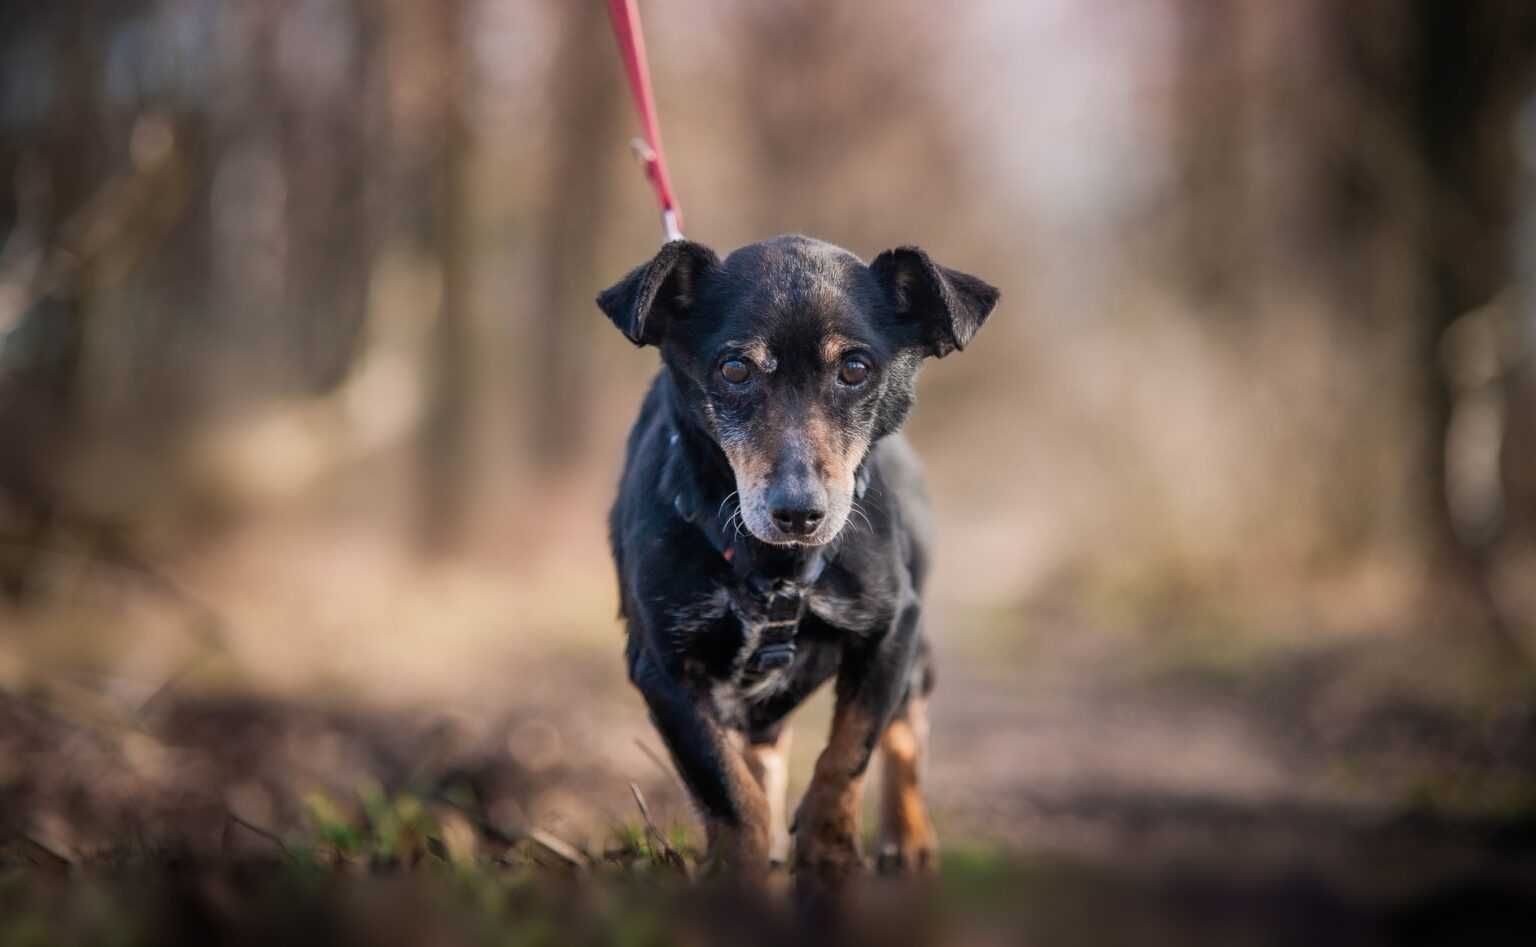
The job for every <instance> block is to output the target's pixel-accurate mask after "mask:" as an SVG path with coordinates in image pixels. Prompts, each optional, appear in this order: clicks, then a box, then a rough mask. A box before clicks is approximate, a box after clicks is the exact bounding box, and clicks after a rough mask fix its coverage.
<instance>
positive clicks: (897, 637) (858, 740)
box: [794, 603, 918, 886]
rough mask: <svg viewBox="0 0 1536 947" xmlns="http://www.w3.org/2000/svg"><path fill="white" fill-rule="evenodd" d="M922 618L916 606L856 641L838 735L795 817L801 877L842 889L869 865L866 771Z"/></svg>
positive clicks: (900, 688) (845, 664) (843, 683)
mask: <svg viewBox="0 0 1536 947" xmlns="http://www.w3.org/2000/svg"><path fill="white" fill-rule="evenodd" d="M917 620H918V606H917V605H916V604H915V603H913V604H911V605H908V606H907V607H905V608H904V609H903V610H902V612H901V613H900V614H899V615H898V617H897V619H896V621H895V622H894V623H893V625H892V627H891V629H890V630H889V631H888V632H887V633H886V634H884V635H883V636H881V637H879V638H875V639H870V640H864V641H855V642H852V643H850V644H849V645H848V646H847V648H846V650H845V651H844V653H843V660H842V664H841V665H840V667H839V669H838V675H837V704H836V709H835V710H834V711H833V714H832V735H831V737H830V738H829V739H828V741H827V746H826V749H824V750H822V752H821V755H820V756H819V757H817V759H816V769H815V771H814V773H813V774H812V776H811V784H810V786H809V787H808V788H807V789H806V791H805V797H804V798H803V799H802V800H801V801H800V808H799V810H798V812H797V813H796V815H795V827H794V836H795V873H796V874H797V875H798V876H800V878H801V880H802V882H806V883H810V884H812V885H817V884H820V885H831V886H835V885H837V884H839V883H840V882H842V881H844V880H846V879H847V878H848V877H849V876H851V875H854V874H856V873H858V872H859V871H861V870H862V869H863V867H864V862H863V857H862V856H861V855H860V853H859V809H860V804H861V802H862V799H863V789H864V773H865V771H866V770H867V769H868V768H869V760H870V756H871V755H872V754H873V752H874V748H875V744H876V743H877V742H878V741H879V739H880V735H881V734H882V733H883V732H884V731H885V727H886V723H887V722H888V721H889V720H890V717H891V714H892V712H893V711H894V710H895V709H896V706H897V705H898V704H899V703H900V701H901V698H902V696H903V693H904V691H905V688H906V686H907V682H908V678H909V672H910V669H911V666H912V661H913V658H914V656H915V654H916V650H917Z"/></svg>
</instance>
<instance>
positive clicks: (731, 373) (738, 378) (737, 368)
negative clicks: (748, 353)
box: [720, 358, 752, 385]
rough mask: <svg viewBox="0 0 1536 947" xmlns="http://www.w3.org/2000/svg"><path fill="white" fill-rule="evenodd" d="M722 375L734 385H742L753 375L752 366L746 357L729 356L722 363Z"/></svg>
mask: <svg viewBox="0 0 1536 947" xmlns="http://www.w3.org/2000/svg"><path fill="white" fill-rule="evenodd" d="M720 377H722V378H724V379H725V380H726V381H728V382H730V383H731V384H733V385H740V384H743V383H745V382H746V380H747V379H748V378H751V377H752V366H750V365H748V364H747V363H746V361H745V360H744V359H739V358H728V359H726V360H725V361H723V362H721V363H720Z"/></svg>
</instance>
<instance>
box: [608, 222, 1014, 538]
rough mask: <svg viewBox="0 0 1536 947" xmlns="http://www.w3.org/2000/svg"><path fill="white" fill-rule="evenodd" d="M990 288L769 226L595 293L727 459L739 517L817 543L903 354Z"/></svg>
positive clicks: (910, 360)
mask: <svg viewBox="0 0 1536 947" xmlns="http://www.w3.org/2000/svg"><path fill="white" fill-rule="evenodd" d="M997 298H998V292H997V290H996V289H994V288H992V287H991V286H989V285H987V284H986V283H985V282H983V281H981V280H979V279H977V278H976V277H974V276H968V275H966V274H964V273H960V272H957V271H955V270H951V269H948V268H946V267H942V266H939V265H938V264H936V263H934V262H933V261H932V260H930V259H929V258H928V255H927V254H926V253H924V252H923V251H922V250H919V249H917V248H915V247H903V248H901V249H897V250H888V251H886V252H884V253H882V254H880V255H879V256H878V257H876V258H875V261H874V262H873V263H871V264H869V265H867V266H866V265H865V264H864V263H863V262H862V261H861V260H859V258H858V257H856V256H854V255H853V254H852V253H849V252H848V251H847V250H843V249H841V248H839V247H835V246H832V245H831V244H827V243H822V242H820V241H818V240H811V239H808V238H806V237H778V238H776V239H773V240H768V241H765V242H763V243H756V244H752V245H751V246H747V247H743V248H741V249H740V250H737V251H736V252H735V253H732V254H731V255H730V256H729V257H727V258H726V259H725V260H724V261H723V262H722V261H721V260H720V258H719V257H718V256H716V255H715V253H714V251H712V250H710V249H709V248H707V247H704V246H701V245H700V244H697V243H692V242H689V241H684V240H676V241H672V242H670V243H668V244H666V245H665V246H663V247H662V248H661V252H660V253H658V254H656V257H655V258H654V259H652V260H651V261H650V262H649V263H646V264H644V265H643V266H640V267H637V268H636V269H635V270H634V271H633V272H631V273H630V274H629V275H628V276H626V277H624V279H622V280H620V281H619V282H618V283H617V284H615V285H614V286H612V287H610V288H609V289H608V290H606V291H604V292H603V293H602V295H600V296H599V297H598V299H597V303H598V305H599V306H600V307H602V310H603V312H604V313H606V314H607V316H608V318H610V319H612V320H613V322H614V324H615V325H617V326H618V327H619V329H620V331H622V332H623V333H624V334H625V335H626V336H628V338H629V340H630V341H631V342H634V343H635V344H636V345H655V346H658V347H659V348H660V349H661V353H662V358H663V360H664V361H665V363H666V365H667V368H668V370H669V371H670V372H671V373H672V375H673V377H674V379H675V380H676V382H677V387H678V389H679V391H681V392H682V397H683V400H684V403H685V405H686V410H688V411H689V412H690V413H691V414H692V415H693V417H694V420H695V421H696V422H697V423H698V425H699V426H700V427H701V428H702V429H703V430H705V431H707V432H709V434H710V436H712V437H713V438H714V439H715V441H716V442H717V443H718V444H719V445H720V448H721V450H722V451H724V453H725V456H726V458H727V459H728V460H729V461H730V464H731V469H732V470H733V472H734V473H735V476H736V489H737V491H738V493H739V496H740V503H741V515H742V520H743V522H744V523H745V524H746V526H747V529H748V530H750V531H751V532H752V534H753V535H754V536H756V537H757V538H758V539H760V540H762V541H763V542H767V543H778V544H803V545H820V544H822V543H826V542H829V541H831V539H832V538H833V537H835V536H836V535H837V534H838V532H839V531H840V530H841V529H842V528H843V525H844V524H845V523H846V522H847V520H848V515H849V512H850V510H851V509H852V507H853V501H854V496H853V493H854V478H855V474H856V472H857V471H858V468H859V465H860V464H861V463H863V461H864V457H865V455H866V454H867V453H868V451H869V448H870V445H872V444H874V443H875V442H876V441H877V440H879V439H880V438H881V437H883V436H884V435H886V434H889V433H891V432H892V431H894V430H896V428H897V427H899V426H900V424H901V422H902V421H903V420H904V419H905V418H906V415H907V411H908V409H909V408H910V407H911V404H912V397H913V383H914V381H915V379H916V375H917V369H918V365H919V364H920V363H921V362H922V360H923V359H924V358H926V357H927V356H930V355H932V356H944V355H947V354H948V353H950V352H952V351H955V350H957V349H963V348H965V346H966V345H967V344H968V343H969V342H970V341H971V338H972V336H974V335H975V334H976V330H978V329H980V328H981V324H982V323H983V322H984V321H986V318H987V315H988V314H989V313H990V312H991V311H992V307H993V306H994V305H995V304H996V303H997Z"/></svg>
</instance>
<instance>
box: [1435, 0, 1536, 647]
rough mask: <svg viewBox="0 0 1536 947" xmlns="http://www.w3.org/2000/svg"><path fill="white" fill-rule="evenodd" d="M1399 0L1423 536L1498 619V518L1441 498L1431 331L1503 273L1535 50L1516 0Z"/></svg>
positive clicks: (1532, 19) (1496, 622) (1447, 411)
mask: <svg viewBox="0 0 1536 947" xmlns="http://www.w3.org/2000/svg"><path fill="white" fill-rule="evenodd" d="M1411 11H1412V12H1411V16H1412V26H1413V29H1414V32H1413V33H1412V34H1411V36H1412V44H1413V45H1412V48H1413V49H1414V50H1415V51H1416V54H1417V60H1418V67H1419V68H1418V69H1417V70H1416V75H1417V82H1416V83H1414V84H1413V85H1412V86H1410V87H1409V89H1408V90H1406V91H1407V96H1409V97H1411V98H1410V100H1409V101H1408V102H1405V103H1404V105H1405V106H1407V114H1409V115H1411V116H1413V121H1414V122H1415V126H1416V130H1417V136H1416V143H1417V145H1418V151H1419V154H1420V156H1421V160H1422V162H1423V172H1424V173H1423V175H1422V178H1421V180H1422V181H1423V183H1424V189H1425V193H1424V194H1423V195H1422V196H1421V198H1420V206H1421V207H1422V209H1423V214H1424V226H1423V234H1424V246H1423V257H1422V264H1423V269H1422V273H1423V276H1422V278H1423V287H1424V294H1425V295H1424V299H1425V304H1424V306H1423V307H1422V310H1421V311H1422V315H1423V320H1424V325H1423V329H1422V331H1421V333H1420V341H1421V344H1422V346H1423V347H1422V355H1421V358H1422V362H1421V364H1422V365H1423V366H1424V370H1425V376H1426V386H1425V387H1426V392H1425V414H1424V420H1425V432H1424V435H1423V438H1422V441H1423V448H1424V451H1425V455H1426V456H1425V457H1424V461H1423V465H1424V469H1425V470H1426V471H1428V472H1429V476H1428V478H1427V480H1426V489H1427V491H1428V496H1427V497H1426V503H1427V504H1428V507H1429V510H1430V512H1431V530H1432V533H1431V539H1432V541H1433V542H1434V544H1435V548H1436V550H1437V552H1438V555H1437V557H1436V558H1437V561H1436V569H1437V572H1438V573H1440V574H1442V575H1444V576H1446V577H1448V578H1450V579H1451V581H1453V582H1455V583H1457V584H1459V585H1461V586H1463V587H1465V588H1466V589H1468V590H1470V592H1471V593H1472V596H1473V600H1474V602H1475V603H1476V604H1477V606H1479V607H1480V608H1481V609H1482V611H1483V612H1484V613H1485V615H1484V618H1485V620H1486V621H1487V622H1489V623H1491V624H1492V625H1493V626H1494V627H1495V630H1502V629H1503V626H1504V624H1505V622H1506V616H1504V615H1502V614H1501V609H1500V605H1499V602H1498V600H1497V598H1496V596H1495V594H1494V590H1493V588H1492V585H1491V582H1492V579H1491V575H1490V571H1489V570H1490V559H1489V557H1490V554H1491V551H1492V549H1491V544H1492V542H1493V541H1494V540H1495V539H1496V538H1497V535H1498V524H1494V525H1492V526H1491V528H1490V529H1488V530H1478V531H1477V532H1469V531H1468V529H1466V528H1465V526H1466V524H1460V523H1458V522H1457V520H1456V517H1455V516H1454V511H1453V509H1452V507H1451V505H1450V503H1449V496H1450V487H1451V483H1450V471H1451V464H1452V462H1453V459H1452V457H1451V453H1450V449H1449V448H1450V446H1451V445H1449V444H1448V442H1447V434H1448V433H1449V431H1450V426H1451V422H1452V416H1453V412H1454V411H1455V410H1456V408H1457V405H1456V401H1455V399H1456V392H1455V390H1454V388H1453V385H1452V379H1451V378H1450V376H1449V373H1448V371H1447V366H1446V364H1445V360H1444V357H1443V356H1444V346H1443V342H1444V340H1445V338H1446V331H1447V330H1448V329H1449V328H1450V327H1451V325H1452V324H1453V323H1454V322H1456V320H1458V319H1459V318H1461V317H1463V316H1464V315H1465V314H1466V313H1467V312H1469V311H1470V310H1472V309H1473V308H1475V307H1479V306H1484V305H1486V304H1488V303H1489V302H1490V301H1491V300H1492V299H1493V298H1494V296H1495V295H1496V294H1498V293H1500V292H1501V291H1506V290H1508V289H1510V287H1511V286H1512V285H1513V283H1514V278H1515V253H1514V243H1513V239H1514V222H1515V219H1516V211H1517V206H1516V200H1515V198H1516V185H1517V181H1518V167H1519V166H1518V162H1517V160H1516V154H1515V146H1516V143H1517V134H1516V133H1517V127H1516V120H1517V117H1518V111H1519V109H1520V107H1521V106H1522V105H1523V104H1524V102H1525V100H1526V98H1527V96H1528V95H1529V79H1530V76H1531V67H1532V64H1533V61H1536V60H1533V54H1536V48H1533V45H1532V40H1533V39H1536V36H1533V34H1532V27H1533V25H1536V16H1533V11H1532V10H1531V9H1530V6H1529V5H1528V4H1522V3H1518V2H1515V3H1512V2H1507V0H1482V2H1463V3H1458V4H1446V3H1441V2H1437V0H1417V2H1415V3H1414V4H1413V6H1412V7H1411ZM1506 430H1507V427H1506ZM1495 449H1496V448H1495ZM1494 489H1499V488H1498V486H1497V485H1495V487H1494ZM1506 515H1507V514H1506Z"/></svg>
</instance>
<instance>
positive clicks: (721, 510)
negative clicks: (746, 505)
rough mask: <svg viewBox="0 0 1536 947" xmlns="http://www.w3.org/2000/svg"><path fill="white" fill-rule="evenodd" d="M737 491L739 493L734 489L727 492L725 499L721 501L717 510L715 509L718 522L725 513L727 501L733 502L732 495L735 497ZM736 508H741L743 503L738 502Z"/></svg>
mask: <svg viewBox="0 0 1536 947" xmlns="http://www.w3.org/2000/svg"><path fill="white" fill-rule="evenodd" d="M736 493H737V491H735V490H732V491H731V492H730V493H727V494H726V495H725V499H724V500H721V501H720V506H719V507H718V508H716V510H715V521H716V522H719V520H720V517H722V516H724V515H725V505H726V504H727V503H729V502H731V497H734V496H735V495H736ZM736 508H737V509H740V508H741V504H739V503H738V504H737V506H736Z"/></svg>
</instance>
